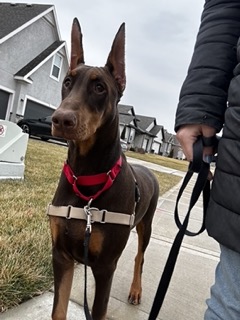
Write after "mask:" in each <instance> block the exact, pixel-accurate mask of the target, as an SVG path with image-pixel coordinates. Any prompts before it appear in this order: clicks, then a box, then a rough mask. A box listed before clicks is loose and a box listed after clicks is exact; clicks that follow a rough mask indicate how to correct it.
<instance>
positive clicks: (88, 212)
mask: <svg viewBox="0 0 240 320" xmlns="http://www.w3.org/2000/svg"><path fill="white" fill-rule="evenodd" d="M91 202H92V200H90V201H89V202H88V205H87V206H85V207H84V210H85V213H86V215H87V225H86V230H85V237H84V304H83V306H84V313H85V317H86V320H93V319H92V316H91V314H90V311H89V307H88V302H87V266H88V248H89V240H90V236H91V232H92V222H91V218H92V215H91V208H90V204H91Z"/></svg>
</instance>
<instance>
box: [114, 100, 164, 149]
mask: <svg viewBox="0 0 240 320" xmlns="http://www.w3.org/2000/svg"><path fill="white" fill-rule="evenodd" d="M118 111H119V128H120V137H121V139H122V140H124V141H125V142H127V143H128V146H129V148H134V149H138V150H143V151H144V152H154V153H159V151H160V147H161V143H162V142H161V141H162V139H163V135H164V130H163V126H159V125H157V122H156V119H155V118H153V117H146V116H142V115H136V114H135V111H134V107H133V106H130V105H123V104H118ZM159 133H160V134H159ZM158 135H159V136H158ZM155 139H156V140H155Z"/></svg>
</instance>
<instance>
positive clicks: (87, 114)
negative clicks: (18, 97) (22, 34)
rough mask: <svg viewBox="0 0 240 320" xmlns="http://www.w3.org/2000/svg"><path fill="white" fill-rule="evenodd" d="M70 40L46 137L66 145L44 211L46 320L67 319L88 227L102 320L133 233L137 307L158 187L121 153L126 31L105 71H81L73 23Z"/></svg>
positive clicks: (95, 310)
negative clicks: (49, 292) (48, 268)
mask: <svg viewBox="0 0 240 320" xmlns="http://www.w3.org/2000/svg"><path fill="white" fill-rule="evenodd" d="M71 40H72V43H71V61H70V69H69V71H68V73H67V75H66V77H65V79H64V81H63V85H62V102H61V104H60V106H59V108H58V109H57V110H56V111H55V112H54V114H53V116H52V134H53V135H54V136H58V137H61V138H64V139H66V140H68V142H69V146H68V156H67V161H66V163H65V165H64V168H63V171H62V174H61V177H60V181H59V184H58V187H57V190H56V193H55V196H54V198H53V201H52V205H51V206H50V207H49V217H50V227H51V234H52V244H53V250H52V252H53V270H54V285H55V290H54V305H53V311H52V319H54V320H60V319H61V320H64V319H66V315H67V306H68V301H69V295H70V290H71V285H72V278H73V271H74V262H75V261H78V262H80V263H84V236H85V230H86V225H87V226H88V227H89V226H90V228H89V230H90V229H91V230H90V231H91V236H90V241H89V249H88V250H89V252H88V265H89V266H90V267H91V269H92V272H93V275H94V278H95V284H96V287H95V289H96V290H95V298H94V303H93V307H92V318H93V319H94V320H104V319H106V313H107V305H108V300H109V295H110V289H111V284H112V279H113V274H114V271H115V269H116V266H117V262H118V259H119V257H120V255H121V253H122V251H123V249H124V247H125V246H126V243H127V240H128V237H129V234H130V231H131V229H132V228H133V227H135V226H136V229H137V233H138V252H137V255H136V258H135V267H134V276H133V281H132V284H131V288H130V293H129V296H128V301H129V302H130V303H131V304H139V303H140V299H141V294H142V288H141V274H142V266H143V261H144V252H145V249H146V247H147V245H148V243H149V240H150V235H151V224H152V219H153V215H154V212H155V209H156V205H157V201H158V196H159V187H158V182H157V180H156V179H155V177H154V175H153V174H152V173H151V171H149V170H148V169H147V168H145V167H142V166H138V165H136V166H135V165H134V166H130V165H129V164H128V163H127V160H126V157H125V155H124V154H123V152H122V150H121V146H120V138H119V115H118V108H117V104H118V102H119V100H120V98H121V96H122V94H123V91H124V89H125V84H126V77H125V25H124V24H122V25H121V27H120V28H119V31H118V32H117V34H116V36H115V39H114V41H113V44H112V48H111V51H110V53H109V56H108V59H107V63H106V65H105V66H104V67H92V66H87V65H85V63H84V56H83V48H82V33H81V28H80V25H79V22H78V20H77V19H76V18H75V19H74V21H73V25H72V37H71ZM139 194H140V200H139V199H137V198H139ZM138 200H139V201H138ZM89 216H90V219H88V218H89ZM86 220H88V221H87V222H86Z"/></svg>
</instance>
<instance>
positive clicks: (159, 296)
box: [148, 137, 217, 320]
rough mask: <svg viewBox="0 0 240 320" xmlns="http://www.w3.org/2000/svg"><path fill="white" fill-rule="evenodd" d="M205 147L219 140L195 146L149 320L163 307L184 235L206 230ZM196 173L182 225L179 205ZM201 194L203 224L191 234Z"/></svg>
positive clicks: (202, 140)
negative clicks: (173, 236) (191, 224)
mask: <svg viewBox="0 0 240 320" xmlns="http://www.w3.org/2000/svg"><path fill="white" fill-rule="evenodd" d="M203 145H204V146H216V145H217V138H216V137H211V138H204V137H199V138H198V139H197V141H196V143H195V144H194V146H193V161H192V162H191V163H190V164H189V167H188V172H187V173H186V175H185V178H184V180H183V183H182V185H181V187H180V189H179V192H178V196H177V200H176V206H175V210H174V217H175V222H176V224H177V226H178V228H179V231H178V233H177V235H176V237H175V239H174V242H173V244H172V248H171V250H170V253H169V255H168V259H167V262H166V265H165V267H164V270H163V273H162V277H161V279H160V282H159V285H158V289H157V292H156V295H155V298H154V301H153V305H152V308H151V312H150V315H149V318H148V320H156V318H157V316H158V314H159V311H160V309H161V307H162V304H163V301H164V298H165V295H166V292H167V289H168V287H169V283H170V281H171V277H172V274H173V271H174V267H175V264H176V261H177V257H178V254H179V250H180V247H181V244H182V240H183V237H184V235H185V234H186V235H188V236H196V235H198V234H200V233H202V232H203V231H204V230H205V216H206V211H207V206H208V202H209V198H210V181H209V180H208V179H207V177H208V174H209V169H210V164H209V163H206V162H204V161H203V160H202V157H203ZM194 172H196V173H198V177H197V180H196V183H195V185H194V188H193V191H192V195H191V198H190V203H189V207H188V211H187V214H186V216H185V219H184V221H183V223H181V221H180V219H179V214H178V203H179V200H180V198H181V196H182V194H183V191H184V189H185V188H186V186H187V184H188V182H189V181H190V179H191V177H192V176H193V173H194ZM201 192H203V222H202V226H201V228H200V229H199V231H198V232H191V231H189V230H187V226H188V222H189V217H190V213H191V210H192V208H193V207H194V205H195V204H196V202H197V200H198V198H199V196H200V194H201Z"/></svg>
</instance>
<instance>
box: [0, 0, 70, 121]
mask: <svg viewBox="0 0 240 320" xmlns="http://www.w3.org/2000/svg"><path fill="white" fill-rule="evenodd" d="M7 5H8V4H4V6H7ZM9 6H10V4H9ZM17 6H18V4H17ZM21 6H23V4H21ZM33 6H35V5H33ZM36 6H39V7H40V5H36ZM44 8H46V10H45V11H44ZM44 8H43V9H42V10H43V12H42V13H41V14H40V15H39V16H38V15H37V16H36V17H34V18H33V17H30V20H29V22H27V24H28V25H25V26H24V27H23V26H21V27H20V29H16V30H15V31H14V30H13V31H12V32H15V34H14V35H13V34H12V33H11V34H9V35H5V37H3V38H2V39H0V54H1V60H0V101H4V105H3V106H4V107H3V108H1V109H2V110H1V115H0V118H4V115H5V118H4V119H7V120H11V121H17V120H18V119H19V118H21V117H24V113H25V111H26V107H27V105H28V101H29V100H31V101H33V102H35V103H38V104H39V106H41V105H42V106H43V108H42V111H43V114H42V116H45V114H46V112H45V113H44V110H46V109H45V108H44V107H49V108H50V110H54V109H55V108H56V107H58V105H59V103H60V101H61V83H62V81H63V78H64V76H65V74H66V73H67V70H68V67H69V64H68V57H67V56H66V55H67V52H66V45H65V43H64V42H63V41H59V40H60V39H59V32H58V26H57V21H56V16H55V9H54V7H53V6H44ZM11 9H12V10H13V18H14V7H12V8H11ZM26 10H27V9H26ZM29 10H30V9H29ZM35 10H36V9H35ZM27 14H28V13H27ZM10 23H11V22H10ZM0 25H1V22H0ZM56 41H58V42H56ZM55 42H56V50H55V51H54V50H53V51H52V52H50V54H49V55H48V56H47V57H46V58H45V59H44V61H42V63H39V64H38V65H37V66H35V67H34V68H33V69H32V70H30V74H29V76H28V77H27V78H26V79H23V78H24V77H22V79H21V77H16V74H18V73H19V71H20V70H22V68H24V67H26V66H28V65H29V63H30V62H31V61H33V60H34V59H35V58H36V57H38V56H39V55H40V54H41V53H42V52H44V51H45V50H46V49H47V48H48V47H50V46H51V45H52V44H54V43H55ZM58 43H59V44H58ZM61 43H62V44H61ZM57 52H58V53H59V54H60V55H61V56H62V58H63V59H62V66H61V74H60V77H59V79H58V80H57V79H54V78H53V77H51V75H50V73H51V70H52V64H53V59H54V55H55V54H56V53H57ZM26 74H28V72H27V73H26ZM6 96H8V98H9V99H8V101H6Z"/></svg>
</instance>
